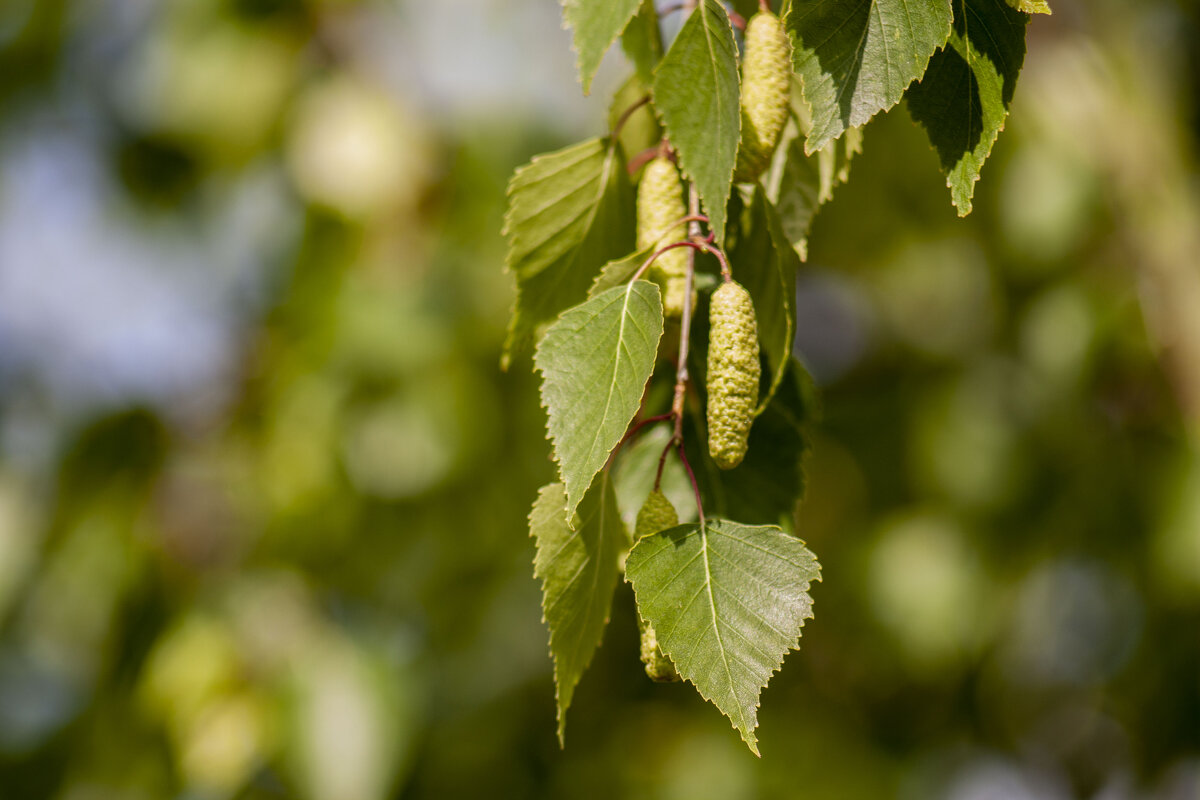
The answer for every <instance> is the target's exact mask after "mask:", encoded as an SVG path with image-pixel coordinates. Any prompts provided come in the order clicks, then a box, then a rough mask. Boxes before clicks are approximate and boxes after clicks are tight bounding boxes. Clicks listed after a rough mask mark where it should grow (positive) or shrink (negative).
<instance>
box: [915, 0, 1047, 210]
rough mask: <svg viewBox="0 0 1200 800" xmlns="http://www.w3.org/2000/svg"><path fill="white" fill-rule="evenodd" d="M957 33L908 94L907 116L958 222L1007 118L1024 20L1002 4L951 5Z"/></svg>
mask: <svg viewBox="0 0 1200 800" xmlns="http://www.w3.org/2000/svg"><path fill="white" fill-rule="evenodd" d="M954 8H955V19H954V33H953V34H952V35H951V36H950V41H949V43H948V44H947V46H946V47H945V48H944V49H942V50H941V51H940V52H939V53H938V54H937V55H935V56H934V57H933V60H932V61H930V62H929V71H928V72H926V73H925V77H924V78H922V79H921V82H920V83H918V84H916V85H915V86H913V87H912V89H910V90H909V92H908V109H909V112H910V113H911V114H912V116H913V119H915V120H916V121H917V122H919V123H921V125H923V126H924V127H925V131H926V133H928V134H929V141H930V142H931V143H932V144H933V146H934V149H935V150H937V154H938V158H939V160H940V161H941V165H942V171H943V172H945V173H946V185H947V186H948V187H949V188H950V195H951V198H952V200H953V201H954V205H955V207H956V208H958V214H959V216H966V215H967V214H969V213H971V198H972V196H973V195H974V194H975V181H977V180H979V172H980V170H982V169H983V162H984V161H986V160H987V157H988V155H989V154H990V153H991V152H992V145H993V144H994V143H995V141H996V138H997V137H998V136H999V135H1000V131H1002V130H1004V119H1005V117H1007V116H1008V107H1009V104H1010V103H1011V102H1012V96H1013V91H1014V90H1015V89H1016V86H1017V76H1018V75H1019V74H1020V72H1021V66H1022V64H1023V63H1024V61H1025V26H1026V23H1028V21H1029V17H1028V16H1027V15H1025V14H1023V13H1021V12H1020V11H1015V10H1013V9H1012V8H1010V7H1009V6H1008V4H1007V3H1005V2H1004V0H954Z"/></svg>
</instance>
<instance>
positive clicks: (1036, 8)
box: [1008, 0, 1054, 14]
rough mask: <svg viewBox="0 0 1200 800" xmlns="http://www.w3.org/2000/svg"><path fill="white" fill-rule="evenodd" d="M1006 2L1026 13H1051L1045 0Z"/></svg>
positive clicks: (1014, 0) (1013, 0) (1011, 0)
mask: <svg viewBox="0 0 1200 800" xmlns="http://www.w3.org/2000/svg"><path fill="white" fill-rule="evenodd" d="M1008 4H1009V5H1010V6H1012V7H1013V8H1015V9H1017V10H1018V11H1024V12H1025V13H1026V14H1053V13H1054V12H1053V11H1051V10H1050V4H1049V3H1048V2H1046V0H1008Z"/></svg>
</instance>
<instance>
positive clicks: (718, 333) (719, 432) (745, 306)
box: [708, 281, 762, 469]
mask: <svg viewBox="0 0 1200 800" xmlns="http://www.w3.org/2000/svg"><path fill="white" fill-rule="evenodd" d="M761 372H762V367H761V366H760V365H759V362H758V324H757V322H756V321H755V317H754V302H753V301H752V300H751V299H750V293H749V292H747V291H746V290H745V289H744V288H742V286H741V285H740V284H737V283H734V282H732V281H730V282H727V283H724V284H722V285H721V287H720V288H718V289H717V290H716V291H715V292H713V296H712V302H711V303H710V305H709V333H708V454H709V456H711V457H712V460H713V461H715V462H716V464H717V466H718V467H720V468H721V469H733V468H734V467H736V466H737V465H738V464H740V463H742V459H743V458H745V456H746V446H747V444H748V442H749V440H750V424H751V423H752V422H753V421H754V408H755V406H756V405H757V404H758V381H759V378H760V377H761Z"/></svg>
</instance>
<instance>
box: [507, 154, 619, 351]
mask: <svg viewBox="0 0 1200 800" xmlns="http://www.w3.org/2000/svg"><path fill="white" fill-rule="evenodd" d="M619 151H620V148H619V147H615V146H614V145H613V143H612V142H611V141H610V140H609V139H607V138H605V139H589V140H588V141H586V142H581V143H580V144H577V145H573V146H571V147H568V148H565V149H563V150H559V151H557V152H554V153H547V154H543V155H540V156H535V157H534V159H533V160H532V161H531V162H530V163H529V164H527V165H525V166H523V167H520V168H518V169H517V171H516V173H515V174H514V175H513V177H512V180H511V181H510V182H509V184H508V211H507V213H506V214H505V217H504V233H505V235H507V237H508V259H507V265H508V268H509V269H510V270H512V271H513V272H514V273H516V276H517V302H516V306H515V308H514V309H513V316H512V320H511V322H510V323H509V327H508V338H507V341H506V342H505V345H504V357H503V359H502V366H504V367H507V366H508V363H509V362H510V361H511V359H512V356H513V355H514V354H516V353H517V352H518V351H519V350H521V349H522V348H523V347H524V346H525V345H526V344H527V343H528V341H529V340H530V339H531V338H532V337H533V335H534V333H535V331H536V330H537V328H538V327H539V326H541V325H544V324H546V323H548V322H551V321H552V320H554V318H555V317H557V316H558V315H559V313H560V312H561V311H563V309H566V308H570V307H571V306H573V305H575V304H576V303H579V302H581V301H582V300H583V299H584V298H585V297H586V296H587V290H588V287H589V286H590V285H591V283H592V279H593V278H594V277H595V276H596V273H597V272H598V271H599V269H600V267H601V266H602V265H603V264H604V263H605V262H607V261H609V260H611V259H614V258H618V257H620V256H622V255H624V254H625V253H628V252H629V251H630V250H632V249H633V248H634V198H633V187H632V186H631V185H630V183H629V178H628V176H627V175H626V174H625V163H624V159H622V158H621V154H620V152H619Z"/></svg>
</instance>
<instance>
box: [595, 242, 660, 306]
mask: <svg viewBox="0 0 1200 800" xmlns="http://www.w3.org/2000/svg"><path fill="white" fill-rule="evenodd" d="M657 248H658V245H657V244H653V245H650V246H649V247H646V248H643V249H641V250H638V251H636V252H633V253H630V254H629V255H627V256H625V257H624V258H616V259H613V260H612V261H610V262H608V263H607V264H605V265H604V266H603V267H601V268H600V274H598V275H597V276H596V280H595V281H593V282H592V288H590V289H588V297H595V296H596V295H598V294H603V293H604V292H607V291H608V290H609V289H612V288H613V287H614V286H620V285H621V284H623V283H625V282H626V281H628V280H629V279H630V278H632V277H633V276H634V273H636V272H637V271H638V267H640V266H642V264H645V263H646V259H648V258H649V257H650V256H652V255H654V251H655V250H656V249H657Z"/></svg>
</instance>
